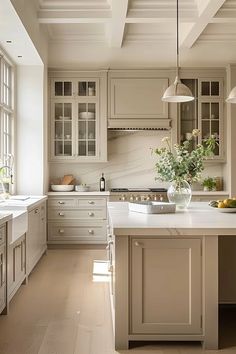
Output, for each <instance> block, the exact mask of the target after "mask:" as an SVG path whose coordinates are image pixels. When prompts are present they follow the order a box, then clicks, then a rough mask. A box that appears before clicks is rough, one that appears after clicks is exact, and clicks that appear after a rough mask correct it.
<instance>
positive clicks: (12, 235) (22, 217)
mask: <svg viewBox="0 0 236 354" xmlns="http://www.w3.org/2000/svg"><path fill="white" fill-rule="evenodd" d="M15 208H16V206H12V207H10V206H8V208H5V206H4V207H3V206H0V215H1V211H2V212H3V213H4V214H6V213H7V214H8V213H9V214H12V219H10V220H9V221H8V244H11V243H13V242H14V241H16V240H17V239H18V238H19V237H21V236H22V235H24V233H25V232H26V231H27V230H28V212H27V209H26V208H23V209H22V207H21V208H20V209H19V208H18V209H15Z"/></svg>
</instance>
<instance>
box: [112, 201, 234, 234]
mask: <svg viewBox="0 0 236 354" xmlns="http://www.w3.org/2000/svg"><path fill="white" fill-rule="evenodd" d="M108 210H109V221H110V225H111V227H112V229H113V233H114V234H115V235H116V236H121V235H127V234H129V235H142V234H146V233H147V232H148V234H149V235H163V236H164V235H169V236H178V235H182V236H184V235H187V236H189V235H192V236H195V235H198V236H201V235H207V236H209V235H213V236H214V235H236V214H235V213H222V212H220V211H219V210H217V208H212V207H210V206H209V205H208V203H206V202H192V203H190V205H189V207H188V209H187V210H183V211H182V210H181V211H178V210H177V211H176V213H175V214H143V213H137V212H133V211H129V209H128V203H124V202H110V203H108Z"/></svg>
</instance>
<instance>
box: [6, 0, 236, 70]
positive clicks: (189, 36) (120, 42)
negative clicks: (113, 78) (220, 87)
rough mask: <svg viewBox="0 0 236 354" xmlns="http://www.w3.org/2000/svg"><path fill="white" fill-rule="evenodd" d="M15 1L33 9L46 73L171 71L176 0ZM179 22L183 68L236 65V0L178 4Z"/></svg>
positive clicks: (191, 0) (182, 0) (194, 0)
mask: <svg viewBox="0 0 236 354" xmlns="http://www.w3.org/2000/svg"><path fill="white" fill-rule="evenodd" d="M2 1H4V2H7V1H9V2H10V1H11V3H12V4H14V3H18V2H17V1H16V0H2ZM18 1H19V3H22V6H23V5H24V4H26V5H27V3H30V5H32V4H34V6H35V14H36V16H35V18H36V21H38V23H37V25H39V26H40V27H41V28H42V30H43V33H45V34H46V37H47V40H48V44H49V45H48V49H49V55H48V58H49V66H50V67H66V66H68V67H71V68H74V67H75V68H79V67H81V68H86V67H88V68H92V67H94V68H95V67H96V68H97V67H99V68H102V67H104V68H107V67H121V68H122V67H163V66H165V67H166V66H172V67H174V66H175V58H176V0H18ZM179 21H180V29H179V34H180V59H181V65H182V66H193V65H194V66H206V65H212V66H224V65H226V64H227V63H229V62H235V61H236V0H179Z"/></svg>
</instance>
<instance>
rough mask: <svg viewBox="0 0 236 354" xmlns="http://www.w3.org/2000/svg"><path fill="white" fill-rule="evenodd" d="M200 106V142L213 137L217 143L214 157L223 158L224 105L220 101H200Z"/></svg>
mask: <svg viewBox="0 0 236 354" xmlns="http://www.w3.org/2000/svg"><path fill="white" fill-rule="evenodd" d="M198 104H199V129H200V131H201V139H200V142H201V141H202V140H204V139H207V138H209V136H212V135H213V136H214V137H215V139H216V142H217V145H216V147H215V150H214V155H215V157H220V156H222V144H223V103H222V102H221V101H219V100H217V101H216V100H211V101H207V100H199V103H198Z"/></svg>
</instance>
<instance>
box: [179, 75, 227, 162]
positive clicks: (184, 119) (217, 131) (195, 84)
mask: <svg viewBox="0 0 236 354" xmlns="http://www.w3.org/2000/svg"><path fill="white" fill-rule="evenodd" d="M181 81H182V82H183V83H184V84H185V85H187V86H188V87H189V88H190V89H191V91H192V93H193V95H194V97H195V100H194V101H190V102H184V103H181V104H180V109H179V115H180V123H179V129H180V142H183V141H184V140H189V139H191V132H192V130H193V129H195V128H197V129H199V130H200V136H199V138H198V139H193V140H190V149H191V150H192V149H194V148H195V147H196V144H198V143H201V142H203V141H204V140H205V139H207V138H209V136H214V137H215V139H216V148H215V151H214V158H215V159H222V158H223V79H182V80H181Z"/></svg>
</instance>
